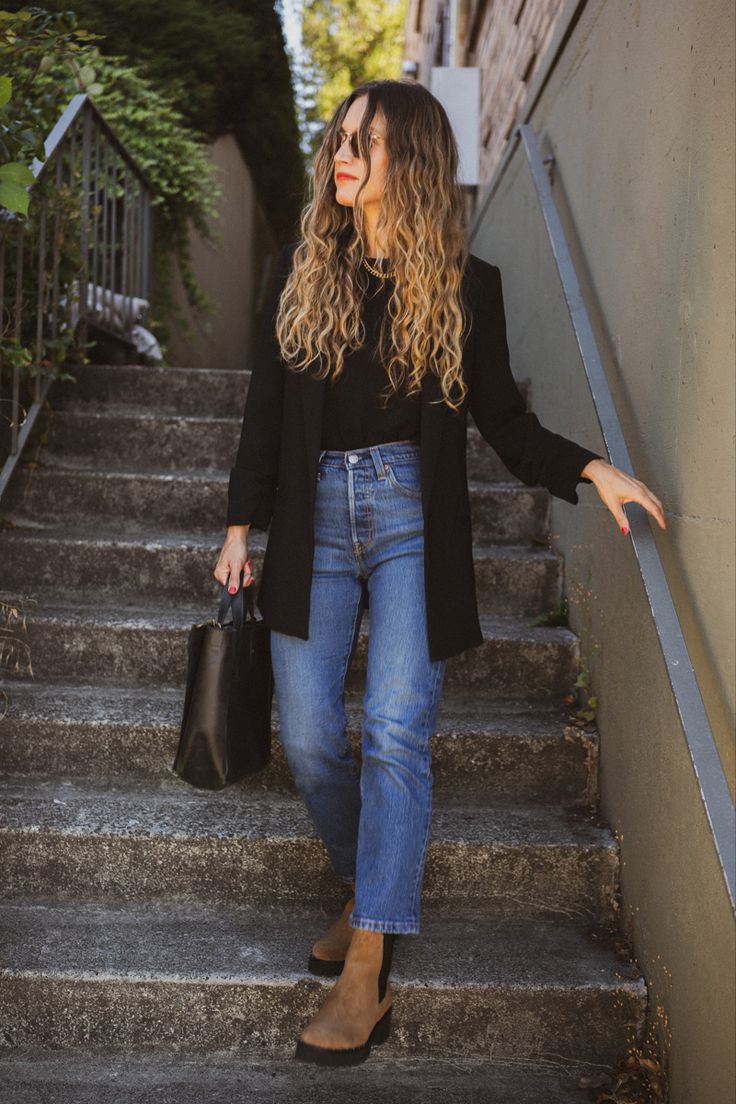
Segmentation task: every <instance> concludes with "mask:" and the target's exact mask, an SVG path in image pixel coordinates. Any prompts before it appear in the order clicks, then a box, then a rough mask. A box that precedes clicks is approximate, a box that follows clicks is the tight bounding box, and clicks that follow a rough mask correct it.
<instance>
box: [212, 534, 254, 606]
mask: <svg viewBox="0 0 736 1104" xmlns="http://www.w3.org/2000/svg"><path fill="white" fill-rule="evenodd" d="M249 529H250V525H229V526H228V529H227V536H226V537H225V543H224V544H223V546H222V549H221V551H220V558H219V560H218V561H217V565H216V567H215V570H214V576H215V578H216V579H217V581H218V583H222V585H223V586H227V587H228V590H229V591H230V593H231V594H235V591H236V590H237V589H238V584H239V582H240V572H241V571H242V570H243V568H245V574H244V576H243V586H244V587H247V586H250V585H251V583H252V582H253V571H252V566H251V561H250V560H249V559H248V530H249Z"/></svg>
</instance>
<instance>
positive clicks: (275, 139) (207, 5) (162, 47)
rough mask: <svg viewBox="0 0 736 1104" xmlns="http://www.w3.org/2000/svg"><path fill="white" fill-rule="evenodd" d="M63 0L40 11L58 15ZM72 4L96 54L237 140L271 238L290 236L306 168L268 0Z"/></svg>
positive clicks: (202, 129)
mask: <svg viewBox="0 0 736 1104" xmlns="http://www.w3.org/2000/svg"><path fill="white" fill-rule="evenodd" d="M70 2H71V0H47V3H46V7H47V8H49V9H51V10H55V11H60V10H63V9H64V8H65V7H67V6H69V5H70ZM20 6H21V5H20V4H13V3H12V2H10V3H8V7H9V8H12V9H13V10H17V9H18V8H19V7H20ZM73 7H74V10H75V12H76V13H77V15H78V17H79V22H80V23H82V24H84V25H85V26H88V27H91V28H93V29H94V30H95V31H96V32H98V33H99V34H102V35H104V36H105V37H104V38H103V39H102V41H101V42H100V50H101V52H102V54H103V55H117V56H118V57H119V58H125V59H126V60H127V62H128V64H130V65H133V66H135V69H136V71H137V72H139V73H142V74H144V75H145V76H146V77H148V78H149V80H150V81H151V83H152V85H153V86H155V87H156V88H158V89H160V90H161V91H162V92H163V93H164V94H165V96H166V98H167V99H168V100H169V101H170V102H171V103H172V104H173V105H174V106H175V107H176V109H177V111H178V112H179V113H180V114H181V116H182V118H183V119H184V120H185V121H186V122H187V123H188V125H189V126H191V127H192V128H194V129H195V130H196V131H198V132H199V133H200V134H201V135H202V136H203V137H204V138H206V139H208V140H210V141H212V140H214V139H215V138H217V137H219V136H220V135H221V134H224V133H227V132H231V133H232V134H233V135H234V137H235V138H236V140H237V142H238V144H239V146H240V148H241V150H242V153H243V156H244V158H245V160H246V163H247V164H248V167H249V169H250V171H251V172H252V174H253V178H254V182H255V187H256V191H257V193H258V196H259V199H260V202H261V204H262V206H263V208H264V211H265V213H266V216H267V218H268V221H269V223H270V225H271V227H272V229H273V231H274V233H275V235H276V237H277V239H279V240H281V241H287V240H290V237H291V236H292V235H293V233H294V230H295V227H296V225H297V223H298V216H299V211H300V209H301V205H302V202H303V197H304V187H305V166H304V160H303V156H302V154H301V151H300V148H299V129H298V125H297V121H296V112H295V106H294V90H293V87H292V83H291V73H290V69H289V62H288V58H287V55H286V50H285V47H284V39H283V33H282V30H281V23H280V20H279V16H278V13H277V11H276V10H275V8H274V4H273V2H272V0H218V2H217V3H216V4H213V3H211V2H210V0H157V2H156V3H155V4H152V3H151V2H150V0H126V3H125V4H115V3H110V0H77V2H76V3H74V4H73Z"/></svg>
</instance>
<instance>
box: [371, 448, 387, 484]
mask: <svg viewBox="0 0 736 1104" xmlns="http://www.w3.org/2000/svg"><path fill="white" fill-rule="evenodd" d="M370 450H371V456H372V457H373V466H374V468H375V469H376V475H377V476H378V478H379V479H385V478H386V473H385V471H384V470H383V458H382V456H381V450H380V449H379V447H378V445H371V446H370Z"/></svg>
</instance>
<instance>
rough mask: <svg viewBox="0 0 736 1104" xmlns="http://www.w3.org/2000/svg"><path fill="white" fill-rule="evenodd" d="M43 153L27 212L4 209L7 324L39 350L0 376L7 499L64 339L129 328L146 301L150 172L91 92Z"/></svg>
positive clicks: (1, 480) (74, 104)
mask: <svg viewBox="0 0 736 1104" xmlns="http://www.w3.org/2000/svg"><path fill="white" fill-rule="evenodd" d="M44 152H45V159H44V160H43V161H40V160H38V159H37V158H36V159H34V162H33V164H32V166H31V171H32V172H33V175H34V176H35V178H36V180H35V183H33V184H31V185H30V188H31V196H30V202H29V211H28V216H27V218H23V217H20V216H18V215H15V214H13V213H12V212H10V211H7V210H2V211H0V303H2V330H3V332H4V333H7V332H11V333H12V335H13V336H14V338H15V341H16V342H17V345H18V348H20V347H26V348H31V349H32V350H33V363H32V364H31V365H30V366H29V365H25V375H23V372H24V369H23V368H22V367H21V365H20V363H19V362H18V361H19V360H20V357H18V358H16V360H15V362H14V363H11V364H10V365H8V366H6V370H5V373H4V374H3V375H2V376H0V391H1V389H2V383H3V380H5V385H6V389H7V388H8V384H9V397H6V396H5V395H3V394H2V393H0V415H2V417H1V418H0V422H1V423H2V434H3V439H2V441H0V462H2V468H1V469H0V497H2V495H3V492H4V491H5V489H6V487H7V485H8V482H9V480H10V477H11V475H12V473H13V471H14V469H15V466H16V464H17V462H18V459H19V456H20V454H21V452H22V450H23V447H24V445H25V444H26V442H27V440H28V438H29V436H30V434H31V431H32V430H33V427H34V424H35V422H36V419H37V417H38V414H39V412H40V410H41V408H42V405H43V402H44V400H45V398H46V395H47V393H48V389H49V387H50V385H51V383H52V382H53V379H54V377H55V374H56V371H55V369H56V358H57V356H58V351H59V349H60V347H61V345H62V344H63V341H60V339H62V338H64V339H65V340H66V341H67V342H69V341H71V339H72V337H73V340H74V341H75V342H79V343H83V342H84V341H85V340H86V338H87V336H88V333H89V323H91V322H93V323H94V325H95V326H96V327H97V328H98V329H100V330H101V331H102V332H105V331H107V332H109V333H111V334H114V335H115V336H121V335H124V334H125V333H126V332H129V331H130V328H131V327H132V325H133V324H134V323H135V322H136V321H137V320H138V318H139V316H140V315H141V314H142V313H143V311H145V309H146V308H147V306H148V296H149V286H150V271H151V247H152V234H153V214H152V209H151V202H152V198H153V196H154V194H155V189H154V187H153V185H152V184H151V182H150V181H149V180H148V178H147V177H146V174H145V173H144V172H143V170H142V169H141V168H140V167H139V166H138V165H137V164H136V162H135V160H134V159H133V157H132V156H131V155H130V153H128V151H127V150H126V149H125V147H124V145H123V144H122V142H121V141H120V140H119V139H118V138H117V137H116V135H115V133H114V131H113V130H112V129H111V127H110V126H109V125H108V124H107V123H106V122H105V120H104V118H103V117H102V115H101V114H100V112H99V110H98V108H97V107H96V106H95V104H94V102H93V101H92V100H91V99H90V98H89V96H88V95H86V94H84V93H81V94H79V95H77V96H75V97H74V98H73V99H72V100H71V102H70V103H69V106H68V107H67V108H66V110H65V111H64V113H63V114H62V115H61V117H60V118H59V120H58V122H57V123H56V125H55V126H54V128H53V130H52V131H51V133H50V134H49V136H48V138H47V139H46V141H45V142H44ZM72 243H73V245H74V249H71V248H70V246H71V244H72ZM8 277H9V278H8ZM6 285H7V286H6ZM8 376H9V377H10V378H9V380H8ZM31 379H32V384H31V383H30V382H29V381H30V380H31ZM22 380H24V381H25V385H26V386H28V390H29V393H28V394H27V395H25V396H22V395H21V387H22V385H23V384H22ZM25 403H29V405H28V406H26V405H25Z"/></svg>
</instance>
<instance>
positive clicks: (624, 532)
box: [621, 525, 629, 536]
mask: <svg viewBox="0 0 736 1104" xmlns="http://www.w3.org/2000/svg"><path fill="white" fill-rule="evenodd" d="M628 531H629V530H628V529H624V527H623V525H622V526H621V532H622V533H623V535H624V536H626V534H627V533H628Z"/></svg>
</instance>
